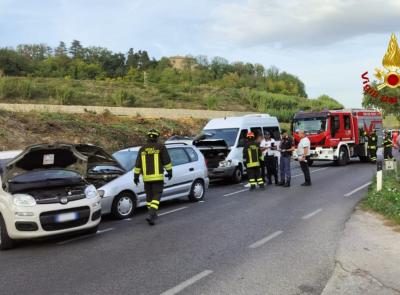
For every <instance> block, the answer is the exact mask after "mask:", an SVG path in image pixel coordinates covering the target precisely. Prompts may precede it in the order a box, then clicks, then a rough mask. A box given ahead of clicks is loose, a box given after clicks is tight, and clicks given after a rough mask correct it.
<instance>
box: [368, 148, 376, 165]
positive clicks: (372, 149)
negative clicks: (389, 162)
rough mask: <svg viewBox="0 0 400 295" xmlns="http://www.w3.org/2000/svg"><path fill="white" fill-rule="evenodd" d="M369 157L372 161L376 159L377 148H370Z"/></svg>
mask: <svg viewBox="0 0 400 295" xmlns="http://www.w3.org/2000/svg"><path fill="white" fill-rule="evenodd" d="M369 157H370V159H371V161H372V162H375V161H376V148H369Z"/></svg>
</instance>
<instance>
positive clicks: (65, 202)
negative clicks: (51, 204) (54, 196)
mask: <svg viewBox="0 0 400 295" xmlns="http://www.w3.org/2000/svg"><path fill="white" fill-rule="evenodd" d="M60 203H61V204H64V205H65V204H67V203H68V198H67V197H62V198H61V199H60Z"/></svg>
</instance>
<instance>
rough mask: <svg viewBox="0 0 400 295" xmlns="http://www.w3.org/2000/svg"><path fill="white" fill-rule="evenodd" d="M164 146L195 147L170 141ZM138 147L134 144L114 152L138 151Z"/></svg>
mask: <svg viewBox="0 0 400 295" xmlns="http://www.w3.org/2000/svg"><path fill="white" fill-rule="evenodd" d="M165 146H166V148H167V149H170V148H177V147H190V148H195V146H194V145H188V144H184V143H170V144H167V145H165ZM139 149H140V146H134V147H129V148H126V149H123V150H119V151H116V152H115V153H118V152H138V151H139Z"/></svg>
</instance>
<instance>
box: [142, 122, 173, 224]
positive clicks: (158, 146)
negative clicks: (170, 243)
mask: <svg viewBox="0 0 400 295" xmlns="http://www.w3.org/2000/svg"><path fill="white" fill-rule="evenodd" d="M159 136H160V133H159V132H158V131H157V130H155V129H151V130H150V131H149V132H148V133H147V137H148V140H147V143H146V144H144V145H143V146H142V147H141V148H140V149H139V152H138V156H137V158H136V164H135V168H134V182H135V184H136V185H138V184H139V176H140V175H142V176H143V182H144V190H145V192H146V202H147V203H146V204H147V208H148V210H149V214H148V216H147V218H146V220H147V222H148V223H149V224H150V225H154V224H155V220H156V218H157V211H158V209H159V205H160V199H161V195H162V192H163V189H164V169H165V170H166V171H167V173H168V179H171V178H172V164H171V159H170V157H169V154H168V151H167V148H166V147H165V145H164V144H162V143H159V142H158V138H159Z"/></svg>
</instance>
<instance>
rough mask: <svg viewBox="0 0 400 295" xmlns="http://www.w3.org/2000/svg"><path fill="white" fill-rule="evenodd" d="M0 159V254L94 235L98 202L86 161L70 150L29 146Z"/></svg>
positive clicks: (65, 146) (60, 146) (62, 146)
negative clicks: (57, 238) (53, 239)
mask: <svg viewBox="0 0 400 295" xmlns="http://www.w3.org/2000/svg"><path fill="white" fill-rule="evenodd" d="M15 154H17V155H16V156H15ZM0 156H1V158H0V173H1V174H0V175H1V177H0V184H1V187H0V249H1V250H5V249H9V248H12V247H13V245H14V242H15V241H16V240H23V239H34V238H41V237H46V236H51V235H58V234H64V233H68V232H72V231H85V232H88V233H95V232H96V231H97V227H98V224H99V222H100V219H101V197H100V195H99V193H98V192H97V190H96V188H95V187H94V186H93V185H90V184H89V183H88V182H87V181H86V180H85V178H84V175H86V172H87V157H86V156H84V155H82V154H81V153H79V152H78V151H77V150H76V149H75V147H74V146H73V145H70V144H55V145H45V144H41V145H32V146H29V147H27V148H26V149H25V150H23V151H22V152H19V151H18V152H17V153H14V155H13V153H12V152H11V153H10V152H8V153H2V155H0ZM13 156H14V157H13Z"/></svg>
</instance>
